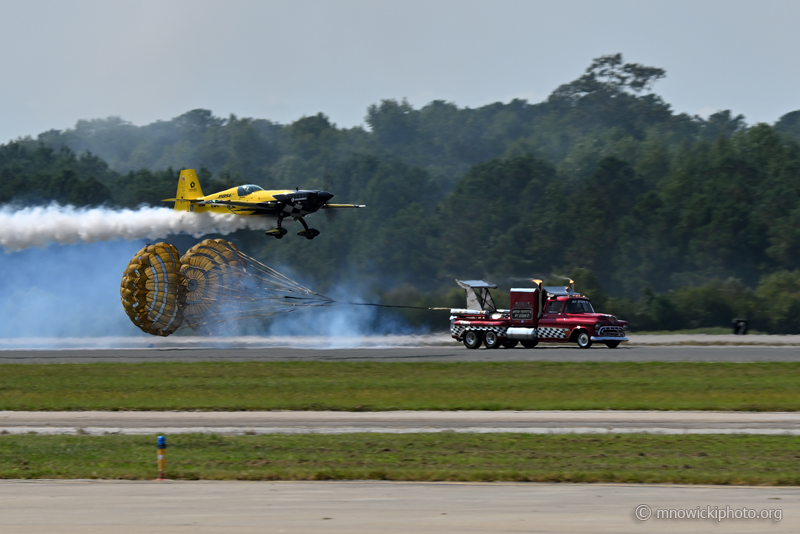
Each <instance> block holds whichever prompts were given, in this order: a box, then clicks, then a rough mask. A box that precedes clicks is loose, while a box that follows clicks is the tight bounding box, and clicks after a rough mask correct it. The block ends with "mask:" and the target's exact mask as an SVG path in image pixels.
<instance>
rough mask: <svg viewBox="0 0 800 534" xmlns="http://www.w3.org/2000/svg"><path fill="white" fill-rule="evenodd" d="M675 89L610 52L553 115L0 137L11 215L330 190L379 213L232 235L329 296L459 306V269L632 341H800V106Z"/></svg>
mask: <svg viewBox="0 0 800 534" xmlns="http://www.w3.org/2000/svg"><path fill="white" fill-rule="evenodd" d="M665 76H666V72H665V71H664V70H663V69H659V68H656V67H648V66H643V65H639V64H632V63H625V62H624V59H623V58H622V56H621V54H616V55H609V56H601V57H599V58H597V59H595V60H594V61H593V62H592V63H591V65H589V67H588V68H587V69H586V71H585V73H584V74H583V75H582V76H581V77H579V78H578V79H576V80H574V81H572V82H569V83H565V84H563V85H561V86H559V87H557V88H556V89H555V90H554V91H553V92H552V94H551V95H550V96H549V97H548V98H547V99H546V100H544V101H542V102H538V103H530V102H527V101H525V100H512V101H511V102H508V103H502V102H496V103H493V104H489V105H486V106H483V107H479V108H474V109H473V108H461V107H458V106H457V105H456V104H454V103H451V102H445V101H439V100H435V101H432V102H430V103H429V104H427V105H425V106H423V107H421V108H419V109H415V108H414V107H413V106H411V105H410V104H409V103H408V102H407V101H405V100H402V101H397V100H382V101H381V102H379V103H376V104H374V105H371V106H369V108H368V109H367V110H366V116H365V126H364V127H355V128H338V127H337V126H336V125H335V124H333V123H331V121H330V120H329V118H328V117H327V116H326V115H324V114H323V113H318V114H316V115H313V116H307V117H301V118H299V119H298V120H296V121H295V122H293V123H291V124H278V123H275V122H271V121H269V120H266V119H254V118H240V117H237V116H234V115H231V116H229V117H227V118H222V117H217V116H214V114H213V113H212V112H211V111H209V110H204V109H196V110H192V111H189V112H187V113H184V114H183V115H180V116H178V117H175V118H173V119H171V120H168V121H158V122H155V123H153V124H149V125H144V126H135V125H133V124H130V123H128V122H126V121H124V120H123V119H121V118H118V117H110V118H105V119H94V120H81V121H79V122H78V123H77V124H76V125H75V127H74V128H73V129H67V130H63V131H58V130H50V131H47V132H43V133H41V134H40V135H38V136H37V138H36V139H33V138H20V139H17V140H15V141H12V142H9V143H7V144H5V145H0V183H2V184H3V187H2V188H0V204H6V205H11V206H22V205H31V204H47V203H51V202H57V203H61V204H72V205H75V206H95V205H106V206H113V207H136V206H139V205H143V204H145V205H155V206H158V205H166V204H163V203H162V202H160V200H161V199H164V198H169V197H172V196H173V195H174V194H175V188H176V184H177V179H178V172H179V171H180V169H182V168H196V169H198V173H199V176H200V180H201V184H202V187H203V190H204V191H205V192H207V193H208V192H213V191H216V190H219V189H223V188H227V187H231V186H234V185H239V184H241V183H254V184H258V185H261V186H262V187H264V188H266V189H283V188H294V187H300V188H308V189H316V188H324V189H326V190H329V191H331V192H333V193H334V194H335V195H336V197H335V199H334V201H335V202H353V203H359V204H366V205H367V206H368V207H367V209H364V210H354V211H352V212H351V211H348V212H342V213H339V214H337V216H336V217H335V218H333V219H331V220H328V219H327V218H325V217H324V216H323V215H321V214H320V215H314V221H313V222H314V226H316V227H318V228H320V230H322V235H321V236H320V237H319V238H317V239H315V240H314V241H307V240H305V239H301V238H294V239H290V238H292V237H295V236H292V235H291V234H290V236H288V237H287V239H284V240H283V241H277V240H274V239H271V238H267V237H265V236H264V235H263V234H262V233H260V232H252V231H249V232H244V231H242V232H238V233H237V234H235V235H233V236H230V237H229V239H231V240H232V241H234V242H236V243H237V244H238V245H239V246H240V247H241V248H242V249H244V250H246V251H247V252H248V253H249V254H251V255H253V256H256V257H259V258H260V259H261V260H262V261H265V262H266V263H268V264H270V265H275V266H279V265H288V266H291V269H292V270H293V271H294V272H297V273H300V274H301V275H302V276H304V277H306V279H310V280H314V281H316V283H317V285H318V287H320V288H321V289H325V288H332V287H334V286H336V284H338V283H340V282H341V280H343V279H344V280H352V281H357V283H358V285H359V286H360V287H362V288H364V292H365V295H373V296H376V297H379V298H380V299H382V301H383V302H392V303H397V304H406V305H420V306H430V305H451V304H453V305H456V304H457V305H460V304H461V300H462V298H463V297H462V296H461V290H458V289H457V288H455V284H454V283H453V279H454V278H461V279H472V278H483V279H486V280H489V281H492V282H494V283H496V284H498V285H499V286H500V288H501V291H500V293H502V291H504V290H505V289H507V288H509V287H512V286H524V285H525V281H526V280H530V279H531V278H541V279H545V280H547V281H549V282H550V283H563V282H562V281H563V280H564V279H566V278H568V277H571V278H573V279H574V280H575V281H576V288H577V289H578V290H580V291H584V292H586V293H587V294H588V295H589V296H590V297H592V299H593V301H594V303H595V307H596V308H598V309H600V310H602V311H605V312H609V313H614V314H616V315H618V316H620V317H621V318H624V319H628V320H629V321H631V324H632V328H633V329H634V330H640V331H641V330H675V329H688V328H703V327H727V326H729V325H730V321H731V319H732V318H734V317H739V318H746V319H748V320H750V322H751V328H752V329H755V330H758V331H762V332H770V333H787V334H788V333H800V321H798V317H800V110H798V111H791V112H788V113H786V114H785V115H783V116H782V117H781V118H780V119H779V120H778V121H777V122H776V123H775V124H763V123H761V124H753V125H749V124H747V123H746V122H745V118H744V117H743V116H742V115H735V114H734V113H733V112H731V111H730V110H722V111H718V112H717V113H714V114H712V115H710V116H709V117H707V118H702V117H699V116H690V115H687V114H685V113H676V112H674V111H673V110H672V108H671V106H670V105H669V104H668V103H666V102H665V101H664V100H663V99H662V98H661V97H660V96H658V95H657V94H656V93H654V92H653V87H654V86H655V85H656V84H657V82H658V80H659V79H662V78H664V77H665ZM290 230H291V228H290ZM454 288H455V289H454ZM427 317H428V316H426V315H425V314H424V313H420V314H414V313H410V314H408V316H407V319H408V320H409V321H411V322H421V323H425V322H428V321H429V319H428V318H427Z"/></svg>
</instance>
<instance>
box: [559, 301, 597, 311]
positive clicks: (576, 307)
mask: <svg viewBox="0 0 800 534" xmlns="http://www.w3.org/2000/svg"><path fill="white" fill-rule="evenodd" d="M564 311H565V312H566V313H594V308H592V303H591V302H589V301H588V300H568V301H567V306H566V309H565V310H564Z"/></svg>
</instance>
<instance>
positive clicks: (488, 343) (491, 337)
mask: <svg viewBox="0 0 800 534" xmlns="http://www.w3.org/2000/svg"><path fill="white" fill-rule="evenodd" d="M483 346H484V347H486V348H487V349H496V348H499V347H500V338H499V337H497V332H492V331H491V330H489V331H487V332H486V333H485V334H483Z"/></svg>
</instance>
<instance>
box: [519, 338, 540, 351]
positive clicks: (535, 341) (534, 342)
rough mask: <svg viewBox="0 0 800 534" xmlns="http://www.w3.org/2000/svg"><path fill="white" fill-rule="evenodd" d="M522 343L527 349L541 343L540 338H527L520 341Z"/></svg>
mask: <svg viewBox="0 0 800 534" xmlns="http://www.w3.org/2000/svg"><path fill="white" fill-rule="evenodd" d="M520 343H522V346H523V347H525V348H526V349H532V348H533V347H535V346H536V345H538V344H539V340H538V339H526V340H524V341H520Z"/></svg>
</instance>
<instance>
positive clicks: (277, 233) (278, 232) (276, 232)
mask: <svg viewBox="0 0 800 534" xmlns="http://www.w3.org/2000/svg"><path fill="white" fill-rule="evenodd" d="M282 223H283V217H278V227H277V228H273V229H272V230H267V231H266V232H264V233H265V234H267V235H271V236H272V237H274V238H275V239H283V236H285V235H286V234H287V233H288V230H286V228H282V227H281V224H282Z"/></svg>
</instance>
